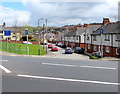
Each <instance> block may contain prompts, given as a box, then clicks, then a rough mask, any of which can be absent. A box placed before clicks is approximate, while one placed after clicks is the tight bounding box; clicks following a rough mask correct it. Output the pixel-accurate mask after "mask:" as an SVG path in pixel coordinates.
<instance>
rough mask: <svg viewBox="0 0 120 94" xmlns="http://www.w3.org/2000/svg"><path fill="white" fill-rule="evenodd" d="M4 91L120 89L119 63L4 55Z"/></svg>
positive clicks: (114, 90) (109, 90) (98, 90)
mask: <svg viewBox="0 0 120 94" xmlns="http://www.w3.org/2000/svg"><path fill="white" fill-rule="evenodd" d="M1 61H2V66H0V68H1V70H2V71H3V72H2V91H3V92H118V85H119V84H118V62H117V61H95V60H93V61H92V60H70V59H57V58H44V57H25V56H4V55H3V56H2V60H1Z"/></svg>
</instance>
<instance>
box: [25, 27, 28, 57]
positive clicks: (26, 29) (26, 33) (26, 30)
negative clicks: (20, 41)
mask: <svg viewBox="0 0 120 94" xmlns="http://www.w3.org/2000/svg"><path fill="white" fill-rule="evenodd" d="M25 35H27V48H26V50H27V54H28V55H29V48H28V28H25Z"/></svg>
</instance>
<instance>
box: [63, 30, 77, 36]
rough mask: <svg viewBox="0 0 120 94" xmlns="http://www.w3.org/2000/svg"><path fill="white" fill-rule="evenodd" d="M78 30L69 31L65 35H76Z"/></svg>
mask: <svg viewBox="0 0 120 94" xmlns="http://www.w3.org/2000/svg"><path fill="white" fill-rule="evenodd" d="M75 35H76V31H69V32H68V33H66V34H65V36H75Z"/></svg>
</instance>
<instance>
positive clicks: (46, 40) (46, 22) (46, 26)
mask: <svg viewBox="0 0 120 94" xmlns="http://www.w3.org/2000/svg"><path fill="white" fill-rule="evenodd" d="M46 33H47V19H46ZM46 53H47V40H46Z"/></svg>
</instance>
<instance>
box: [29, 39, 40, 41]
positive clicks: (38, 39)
mask: <svg viewBox="0 0 120 94" xmlns="http://www.w3.org/2000/svg"><path fill="white" fill-rule="evenodd" d="M30 41H39V39H31V40H30Z"/></svg>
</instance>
